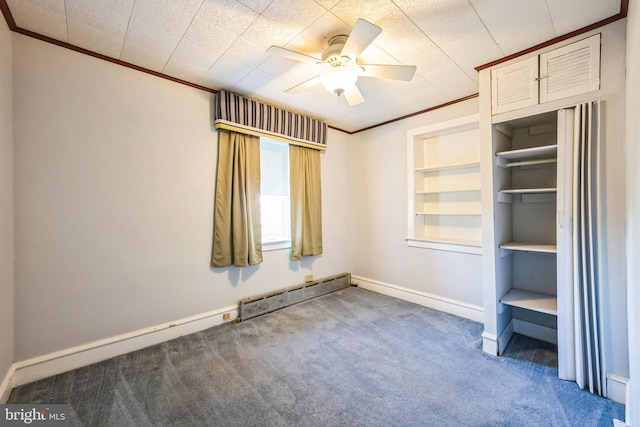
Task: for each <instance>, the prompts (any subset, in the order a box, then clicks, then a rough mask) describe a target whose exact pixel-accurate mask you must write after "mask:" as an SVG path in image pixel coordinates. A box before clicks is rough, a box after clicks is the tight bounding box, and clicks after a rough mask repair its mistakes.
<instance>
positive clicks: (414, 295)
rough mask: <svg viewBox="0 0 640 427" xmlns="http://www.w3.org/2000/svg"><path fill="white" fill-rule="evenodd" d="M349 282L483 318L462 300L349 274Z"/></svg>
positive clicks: (451, 312) (462, 314)
mask: <svg viewBox="0 0 640 427" xmlns="http://www.w3.org/2000/svg"><path fill="white" fill-rule="evenodd" d="M351 283H354V284H356V285H358V286H359V287H361V288H363V289H367V290H370V291H373V292H378V293H380V294H384V295H389V296H392V297H395V298H399V299H402V300H405V301H409V302H413V303H415V304H420V305H422V306H425V307H429V308H433V309H436V310H439V311H444V312H446V313H450V314H455V315H456V316H460V317H464V318H466V319H471V320H475V321H476V322H481V323H482V321H483V319H484V317H483V309H482V307H480V306H477V305H473V304H467V303H465V302H462V301H457V300H453V299H450V298H445V297H441V296H438V295H433V294H428V293H426V292H420V291H416V290H413V289H408V288H403V287H400V286H396V285H392V284H389V283H384V282H380V281H377V280H373V279H368V278H366V277H361V276H354V275H351Z"/></svg>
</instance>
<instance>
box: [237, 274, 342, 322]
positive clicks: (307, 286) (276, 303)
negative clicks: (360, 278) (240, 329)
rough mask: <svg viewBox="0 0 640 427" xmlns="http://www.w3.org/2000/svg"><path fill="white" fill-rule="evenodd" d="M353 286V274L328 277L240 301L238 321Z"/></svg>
mask: <svg viewBox="0 0 640 427" xmlns="http://www.w3.org/2000/svg"><path fill="white" fill-rule="evenodd" d="M349 286H351V274H349V273H344V274H338V275H336V276H331V277H326V278H324V279H320V280H314V281H313V282H308V283H304V284H302V285H296V286H292V287H290V288H286V289H280V290H279V291H274V292H269V293H266V294H262V295H257V296H254V297H249V298H244V299H241V300H240V303H239V304H240V315H239V317H238V321H241V320H247V319H250V318H252V317H256V316H260V315H261V314H266V313H270V312H272V311H275V310H279V309H281V308H284V307H288V306H290V305H293V304H297V303H299V302H302V301H306V300H308V299H311V298H315V297H318V296H320V295H324V294H328V293H330V292H333V291H337V290H339V289H344V288H347V287H349Z"/></svg>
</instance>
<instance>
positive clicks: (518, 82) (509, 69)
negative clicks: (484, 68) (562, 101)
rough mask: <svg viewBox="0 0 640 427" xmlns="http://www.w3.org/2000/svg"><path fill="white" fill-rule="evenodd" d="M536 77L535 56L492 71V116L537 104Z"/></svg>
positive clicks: (536, 65) (536, 64)
mask: <svg viewBox="0 0 640 427" xmlns="http://www.w3.org/2000/svg"><path fill="white" fill-rule="evenodd" d="M537 77H538V57H537V56H534V57H532V58H529V59H526V60H523V61H519V62H516V63H515V64H511V65H507V66H505V67H501V68H498V69H495V70H492V71H491V111H492V114H498V113H503V112H505V111H511V110H515V109H518V108H524V107H528V106H530V105H536V104H538V81H537V80H536V79H537Z"/></svg>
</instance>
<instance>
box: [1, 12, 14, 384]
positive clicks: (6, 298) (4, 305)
mask: <svg viewBox="0 0 640 427" xmlns="http://www.w3.org/2000/svg"><path fill="white" fill-rule="evenodd" d="M12 104H13V101H12V89H11V32H10V31H9V29H8V27H7V24H6V23H5V21H4V19H1V18H0V383H2V381H3V380H4V377H5V374H6V372H7V371H8V370H9V367H10V366H11V363H12V362H13V289H14V288H13V285H14V280H13V136H12Z"/></svg>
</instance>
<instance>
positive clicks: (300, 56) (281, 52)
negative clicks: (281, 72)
mask: <svg viewBox="0 0 640 427" xmlns="http://www.w3.org/2000/svg"><path fill="white" fill-rule="evenodd" d="M267 53H270V54H271V55H278V56H282V57H284V58H289V59H293V60H294V61H300V62H310V63H312V64H319V63H322V60H321V59H318V58H314V57H313V56H309V55H306V54H304V53H300V52H296V51H294V50H289V49H285V48H284V47H280V46H271V47H270V48H269V49H267Z"/></svg>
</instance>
